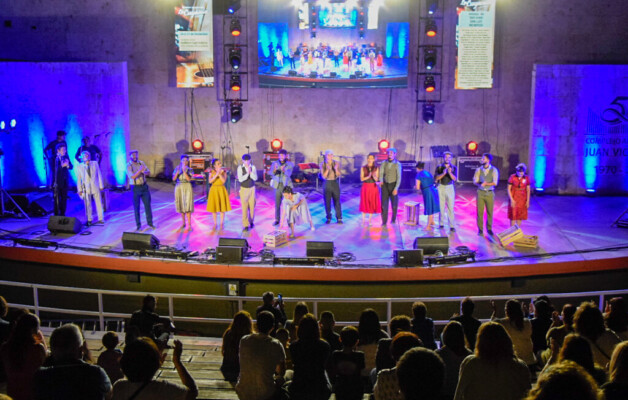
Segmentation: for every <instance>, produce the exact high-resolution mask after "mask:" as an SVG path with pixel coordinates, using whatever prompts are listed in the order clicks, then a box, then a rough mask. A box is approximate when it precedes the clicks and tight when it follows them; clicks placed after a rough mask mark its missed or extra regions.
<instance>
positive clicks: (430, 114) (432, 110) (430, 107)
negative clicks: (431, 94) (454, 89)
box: [423, 104, 436, 125]
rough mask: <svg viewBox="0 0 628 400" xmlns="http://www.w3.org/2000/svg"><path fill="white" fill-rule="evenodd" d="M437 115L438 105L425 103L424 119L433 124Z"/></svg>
mask: <svg viewBox="0 0 628 400" xmlns="http://www.w3.org/2000/svg"><path fill="white" fill-rule="evenodd" d="M435 115H436V107H435V106H434V104H423V121H425V122H426V123H427V124H429V125H432V124H433V123H434V117H435Z"/></svg>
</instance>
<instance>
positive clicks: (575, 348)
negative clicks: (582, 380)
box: [544, 333, 606, 385]
mask: <svg viewBox="0 0 628 400" xmlns="http://www.w3.org/2000/svg"><path fill="white" fill-rule="evenodd" d="M567 360H568V361H573V362H575V363H576V364H578V365H580V366H581V367H582V368H584V369H585V370H586V371H587V372H588V373H589V375H591V376H592V377H593V379H595V382H597V384H598V385H603V384H604V383H605V382H606V372H605V371H604V369H602V368H600V367H599V366H596V365H595V363H594V362H593V352H592V351H591V345H590V344H589V341H588V340H587V339H585V338H584V336H581V335H578V334H575V333H572V334H570V335H567V337H565V341H564V342H563V347H561V349H560V353H559V355H558V362H559V363H561V362H563V361H567ZM545 370H546V369H544V371H545Z"/></svg>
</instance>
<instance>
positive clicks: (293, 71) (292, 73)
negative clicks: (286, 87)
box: [288, 69, 297, 76]
mask: <svg viewBox="0 0 628 400" xmlns="http://www.w3.org/2000/svg"><path fill="white" fill-rule="evenodd" d="M288 76H297V71H295V70H293V69H291V70H288Z"/></svg>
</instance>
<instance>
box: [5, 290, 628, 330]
mask: <svg viewBox="0 0 628 400" xmlns="http://www.w3.org/2000/svg"><path fill="white" fill-rule="evenodd" d="M0 286H10V287H22V288H31V289H32V292H33V303H32V304H17V303H11V302H9V305H10V306H11V307H22V308H32V309H33V310H34V312H35V314H37V315H38V316H39V313H40V312H52V313H57V314H67V315H80V316H89V317H94V318H95V319H96V318H97V319H98V321H99V327H100V330H101V331H104V330H105V326H106V321H105V319H107V318H129V317H130V316H131V315H130V314H128V313H119V312H108V311H105V304H104V302H103V296H136V297H144V296H145V295H146V292H131V291H122V290H103V289H85V288H75V287H66V286H53V285H41V284H34V283H23V282H12V281H2V280H0ZM40 290H50V291H57V292H66V293H87V294H90V293H91V294H94V295H96V296H97V298H98V311H90V310H78V309H68V308H57V307H46V306H42V305H41V304H40V302H39V291H40ZM151 294H152V295H153V296H155V297H157V298H162V299H163V298H167V299H168V316H169V317H170V318H171V319H172V320H173V321H175V322H177V321H178V322H198V323H210V324H229V323H230V322H231V318H203V317H186V316H180V315H175V307H174V302H175V300H191V299H194V300H214V301H228V302H237V304H238V310H243V309H244V303H245V302H253V303H259V302H260V301H261V299H260V297H258V296H255V297H254V296H214V295H201V294H178V293H151ZM542 295H545V296H548V297H550V298H551V299H559V298H584V299H587V300H588V299H591V298H592V297H596V298H598V299H599V301H598V302H597V304H598V306H599V308H600V310H601V311H604V299H605V298H607V297H612V296H620V295H628V289H623V290H605V291H592V292H572V293H542V294H537V293H534V294H517V295H495V296H472V298H473V300H474V301H475V302H480V301H491V300H509V299H525V300H529V299H533V298H536V297H539V296H542ZM465 297H466V296H453V297H412V298H322V297H298V298H297V297H294V298H290V297H284V301H285V302H289V303H290V302H297V301H305V302H307V303H311V304H313V308H312V313H313V314H314V315H318V306H319V304H320V303H340V304H359V303H367V304H369V305H373V304H386V319H385V321H390V319H391V318H392V317H393V314H392V306H393V304H395V303H413V302H415V301H422V302H424V303H451V302H455V303H459V302H460V301H462V300H463V299H464V298H465ZM447 322H449V321H448V320H435V321H434V323H435V324H436V325H445V324H447ZM336 324H337V325H357V321H338V322H337V323H336Z"/></svg>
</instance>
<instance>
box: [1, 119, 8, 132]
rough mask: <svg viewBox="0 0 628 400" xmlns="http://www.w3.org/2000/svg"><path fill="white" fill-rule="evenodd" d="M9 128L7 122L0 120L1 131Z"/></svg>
mask: <svg viewBox="0 0 628 400" xmlns="http://www.w3.org/2000/svg"><path fill="white" fill-rule="evenodd" d="M6 128H7V123H6V122H4V121H0V131H3V130H5V129H6Z"/></svg>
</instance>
